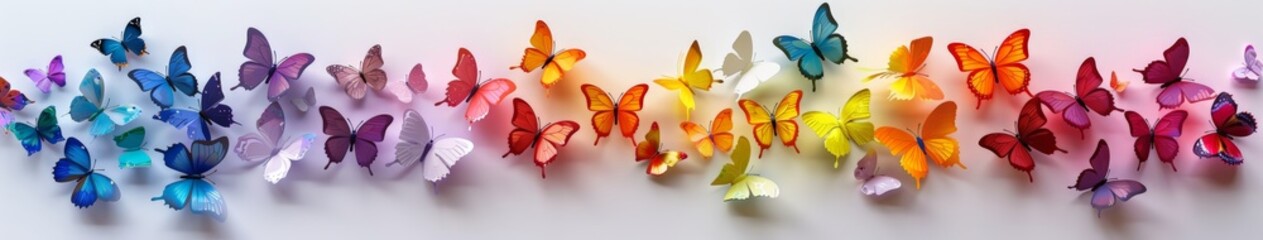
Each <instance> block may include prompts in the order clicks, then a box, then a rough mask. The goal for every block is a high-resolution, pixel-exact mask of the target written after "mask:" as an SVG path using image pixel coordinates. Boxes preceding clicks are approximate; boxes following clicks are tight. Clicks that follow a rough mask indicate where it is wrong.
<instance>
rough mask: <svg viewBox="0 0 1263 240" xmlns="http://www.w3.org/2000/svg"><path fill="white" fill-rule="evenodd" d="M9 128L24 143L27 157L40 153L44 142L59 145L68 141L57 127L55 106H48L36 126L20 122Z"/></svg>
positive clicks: (23, 146)
mask: <svg viewBox="0 0 1263 240" xmlns="http://www.w3.org/2000/svg"><path fill="white" fill-rule="evenodd" d="M8 128H9V131H11V132H13V136H14V137H17V139H18V142H21V143H22V148H23V149H26V156H31V155H35V153H37V152H39V151H40V149H41V148H43V144H42V142H48V144H57V143H58V142H61V141H62V140H66V139H65V138H64V137H62V136H61V126H58V125H57V108H56V107H53V105H48V107H46V108H44V111H41V112H40V113H39V122H37V123H36V124H35V126H31V125H30V124H27V123H20V122H18V123H11V124H9V125H8Z"/></svg>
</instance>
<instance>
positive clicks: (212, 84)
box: [199, 73, 236, 138]
mask: <svg viewBox="0 0 1263 240" xmlns="http://www.w3.org/2000/svg"><path fill="white" fill-rule="evenodd" d="M223 101H224V89H223V88H222V85H220V81H219V73H215V74H214V75H211V78H210V80H207V81H206V88H205V89H203V90H202V110H201V111H200V112H199V115H201V116H202V117H203V118H205V121H210V122H211V123H215V124H218V125H219V126H221V127H229V126H231V125H232V124H233V123H236V121H233V120H232V107H229V106H228V105H223V104H220V103H221V102H223ZM207 138H209V137H207Z"/></svg>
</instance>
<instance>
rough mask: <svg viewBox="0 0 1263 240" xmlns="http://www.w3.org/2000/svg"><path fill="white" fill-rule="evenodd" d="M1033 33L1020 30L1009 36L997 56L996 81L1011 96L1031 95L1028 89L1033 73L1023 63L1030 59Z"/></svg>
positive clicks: (997, 51) (1027, 30)
mask: <svg viewBox="0 0 1263 240" xmlns="http://www.w3.org/2000/svg"><path fill="white" fill-rule="evenodd" d="M1030 38H1031V31H1030V30H1029V29H1025V28H1023V29H1020V30H1017V31H1015V32H1013V33H1012V34H1009V36H1008V37H1007V38H1005V39H1004V42H1003V43H1001V45H1000V48H999V49H998V50H996V54H995V59H994V60H995V69H994V71H995V73H996V74H997V75H996V76H995V77H996V81H998V82H999V83H1000V86H1003V87H1004V89H1005V90H1006V91H1008V92H1009V94H1018V93H1021V92H1027V94H1030V93H1029V90H1027V89H1026V87H1027V86H1028V85H1030V83H1031V71H1030V69H1027V68H1026V65H1025V64H1022V63H1021V62H1022V61H1025V60H1026V59H1027V58H1030V52H1028V51H1027V47H1028V46H1029V42H1028V41H1029V40H1030Z"/></svg>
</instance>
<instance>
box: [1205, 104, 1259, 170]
mask: <svg viewBox="0 0 1263 240" xmlns="http://www.w3.org/2000/svg"><path fill="white" fill-rule="evenodd" d="M1210 117H1211V121H1212V122H1213V123H1215V131H1214V132H1212V133H1208V134H1206V135H1202V137H1200V138H1197V141H1195V142H1193V153H1194V154H1197V156H1199V157H1203V158H1211V157H1219V160H1223V161H1224V163H1227V164H1230V165H1238V164H1241V163H1242V162H1245V155H1242V152H1241V149H1240V148H1237V144H1236V143H1233V142H1232V140H1233V139H1235V138H1237V137H1246V136H1250V135H1251V134H1254V132H1255V131H1257V130H1258V128H1259V123H1258V122H1257V121H1255V120H1254V115H1253V114H1250V113H1249V112H1237V101H1235V100H1232V95H1231V94H1228V93H1219V96H1218V97H1216V98H1215V104H1213V105H1211V107H1210Z"/></svg>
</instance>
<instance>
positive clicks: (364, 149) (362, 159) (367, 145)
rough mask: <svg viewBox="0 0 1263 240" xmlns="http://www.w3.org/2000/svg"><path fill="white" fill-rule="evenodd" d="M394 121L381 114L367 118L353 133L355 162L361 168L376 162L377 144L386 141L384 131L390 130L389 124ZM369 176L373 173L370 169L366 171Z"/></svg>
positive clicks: (388, 116)
mask: <svg viewBox="0 0 1263 240" xmlns="http://www.w3.org/2000/svg"><path fill="white" fill-rule="evenodd" d="M394 121H395V118H394V117H391V116H390V115H386V114H382V115H377V116H374V117H372V118H369V119H368V121H365V122H364V124H363V125H360V128H359V129H358V130H356V131H355V137H356V138H357V139H356V140H355V146H354V149H356V151H355V161H356V162H357V163H359V164H360V166H361V167H366V168H367V167H369V166H370V165H372V164H373V161H376V160H377V143H379V142H381V141H382V140H385V139H386V130H387V129H389V128H390V125H391V123H393V122H394ZM368 172H369V174H370V175H371V174H372V173H373V170H372V168H369V170H368Z"/></svg>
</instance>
